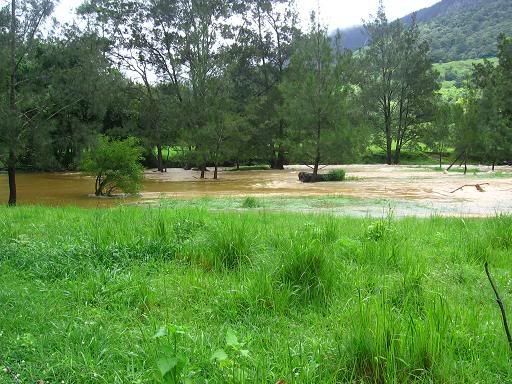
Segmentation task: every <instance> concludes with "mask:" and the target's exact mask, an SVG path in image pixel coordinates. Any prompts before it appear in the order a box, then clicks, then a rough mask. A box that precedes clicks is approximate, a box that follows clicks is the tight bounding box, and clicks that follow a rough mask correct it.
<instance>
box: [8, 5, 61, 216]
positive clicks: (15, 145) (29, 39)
mask: <svg viewBox="0 0 512 384" xmlns="http://www.w3.org/2000/svg"><path fill="white" fill-rule="evenodd" d="M53 5H54V1H52V0H11V9H10V11H11V12H10V20H9V21H10V27H9V31H8V36H9V46H8V49H7V52H8V54H7V57H8V58H9V63H8V66H9V74H8V78H9V80H8V91H7V94H8V96H7V97H5V100H4V101H7V108H6V109H7V111H6V112H4V113H6V114H7V115H8V118H7V120H4V121H3V123H2V125H1V126H0V129H1V130H2V134H1V135H0V136H1V141H2V142H1V143H0V144H2V145H3V146H4V147H5V149H6V151H7V155H6V161H5V162H6V164H7V173H8V178H9V205H10V206H15V205H16V167H17V164H18V160H19V152H20V150H21V148H22V147H23V140H24V137H25V135H24V132H25V129H26V128H27V127H28V126H29V125H30V123H31V121H30V120H31V118H30V116H27V114H25V113H20V111H19V109H18V99H17V92H18V91H19V88H20V86H21V84H20V81H19V78H18V75H19V71H20V67H21V65H22V64H23V62H24V61H25V60H26V58H27V56H28V55H30V53H31V48H32V47H33V44H34V42H35V40H36V35H37V33H38V31H39V28H40V27H41V24H42V22H43V21H44V20H45V19H46V18H47V17H49V16H50V15H51V13H52V11H53ZM23 85H24V86H27V84H26V83H24V84H23ZM4 108H5V107H4Z"/></svg>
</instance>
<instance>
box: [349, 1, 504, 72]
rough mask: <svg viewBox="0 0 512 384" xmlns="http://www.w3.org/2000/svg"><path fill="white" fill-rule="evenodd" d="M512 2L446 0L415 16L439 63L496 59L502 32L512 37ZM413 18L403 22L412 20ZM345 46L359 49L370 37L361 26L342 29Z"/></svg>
mask: <svg viewBox="0 0 512 384" xmlns="http://www.w3.org/2000/svg"><path fill="white" fill-rule="evenodd" d="M511 15H512V0H443V1H440V2H439V3H437V4H434V5H433V6H431V7H429V8H425V9H421V10H419V11H418V12H417V13H416V16H417V20H418V23H419V24H420V27H421V29H422V31H423V33H424V34H425V36H426V38H427V39H428V40H429V41H430V43H431V46H432V55H433V58H434V60H435V61H436V62H443V63H444V62H450V61H458V60H467V59H477V58H485V57H495V56H496V51H497V47H496V40H497V37H498V35H499V34H500V33H505V34H509V35H512V16H511ZM411 17H412V15H408V16H406V17H404V18H402V20H403V21H404V22H405V23H408V22H410V21H411ZM341 32H342V35H343V36H344V41H345V46H346V47H347V48H350V49H352V50H356V49H359V48H361V47H362V46H364V44H366V42H367V40H368V38H367V36H366V35H365V33H364V31H363V29H362V27H355V28H350V29H346V30H342V31H341Z"/></svg>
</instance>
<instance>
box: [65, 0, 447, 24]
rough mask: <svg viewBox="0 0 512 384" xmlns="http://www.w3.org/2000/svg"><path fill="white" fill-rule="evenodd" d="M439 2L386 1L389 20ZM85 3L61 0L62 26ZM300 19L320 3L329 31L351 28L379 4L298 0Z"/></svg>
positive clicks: (354, 0)
mask: <svg viewBox="0 0 512 384" xmlns="http://www.w3.org/2000/svg"><path fill="white" fill-rule="evenodd" d="M438 1H440V0H384V5H385V7H386V11H387V15H388V18H389V19H396V18H398V17H402V16H405V15H407V14H408V13H411V12H413V11H417V10H419V9H421V8H425V7H429V6H431V5H432V4H435V3H437V2H438ZM81 2H82V0H61V1H60V5H59V6H58V8H57V10H56V13H55V16H56V18H57V20H59V21H60V22H66V21H70V20H71V19H72V17H73V16H72V15H73V11H74V9H75V8H76V7H77V6H78V5H79V4H80V3H81ZM296 2H297V6H298V8H299V12H300V14H301V18H302V19H303V20H304V22H307V21H308V20H309V14H310V13H311V11H312V10H315V11H316V10H317V8H318V3H320V17H321V20H322V22H323V23H324V24H326V25H327V26H328V28H329V29H330V30H332V29H336V28H338V27H342V28H344V27H350V26H353V25H359V24H361V20H362V19H363V18H365V19H366V18H368V15H369V14H370V13H371V14H375V11H376V9H377V4H378V0H296Z"/></svg>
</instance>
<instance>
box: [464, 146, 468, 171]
mask: <svg viewBox="0 0 512 384" xmlns="http://www.w3.org/2000/svg"><path fill="white" fill-rule="evenodd" d="M466 173H468V152H467V151H466V152H464V175H466Z"/></svg>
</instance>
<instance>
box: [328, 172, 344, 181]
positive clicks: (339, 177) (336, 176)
mask: <svg viewBox="0 0 512 384" xmlns="http://www.w3.org/2000/svg"><path fill="white" fill-rule="evenodd" d="M343 180H345V171H344V170H343V169H333V170H332V171H330V172H329V173H328V174H327V175H326V180H325V181H343Z"/></svg>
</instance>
